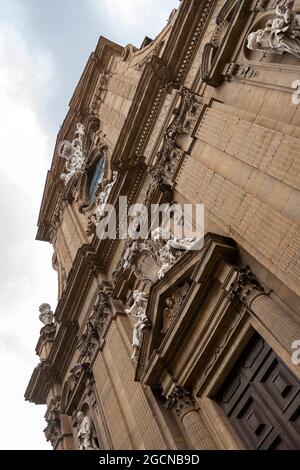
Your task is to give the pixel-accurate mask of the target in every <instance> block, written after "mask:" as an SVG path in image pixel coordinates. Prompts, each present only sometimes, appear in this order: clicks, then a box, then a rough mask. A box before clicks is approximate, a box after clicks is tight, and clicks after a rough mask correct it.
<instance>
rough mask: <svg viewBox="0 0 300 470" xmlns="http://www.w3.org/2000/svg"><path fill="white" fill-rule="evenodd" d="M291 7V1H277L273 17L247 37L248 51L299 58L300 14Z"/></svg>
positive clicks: (292, 2)
mask: <svg viewBox="0 0 300 470" xmlns="http://www.w3.org/2000/svg"><path fill="white" fill-rule="evenodd" d="M293 5H294V1H293V0H292V1H291V0H282V1H278V2H277V5H276V8H275V11H274V13H275V16H274V17H273V18H271V19H269V20H268V21H267V23H266V25H265V27H264V28H263V29H258V30H257V31H253V32H251V33H250V34H249V35H248V44H247V47H248V49H250V50H252V51H261V52H266V53H271V54H284V53H287V54H291V55H294V56H295V57H297V58H300V14H299V13H296V12H295V11H294V10H292V6H293Z"/></svg>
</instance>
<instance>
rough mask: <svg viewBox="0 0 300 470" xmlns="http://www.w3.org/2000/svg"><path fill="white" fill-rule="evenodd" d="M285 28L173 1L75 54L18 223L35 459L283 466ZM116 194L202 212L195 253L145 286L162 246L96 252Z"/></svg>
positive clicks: (291, 78)
mask: <svg viewBox="0 0 300 470" xmlns="http://www.w3.org/2000/svg"><path fill="white" fill-rule="evenodd" d="M298 13H299V14H298ZM299 15H300V1H299V0H296V1H292V2H291V1H287V0H278V1H276V0H266V1H258V0H245V1H243V2H240V1H238V0H182V1H181V3H180V6H179V8H178V10H177V11H176V12H172V15H171V16H170V19H169V21H168V23H167V26H166V27H165V28H164V30H163V31H162V32H161V33H160V34H159V36H158V37H157V38H156V39H154V40H153V41H151V42H149V41H147V42H146V43H145V44H146V45H145V44H143V46H142V47H141V48H140V49H137V48H136V47H134V46H132V45H128V46H126V47H125V48H122V47H120V46H118V45H117V44H114V43H112V42H111V41H109V40H107V39H105V38H102V37H101V38H100V40H99V43H98V45H97V47H96V50H95V52H94V53H92V54H91V56H90V58H89V60H88V63H87V66H86V68H85V70H84V73H83V75H82V77H81V79H80V81H79V83H78V86H77V88H76V90H75V93H74V95H73V97H72V99H71V102H70V109H69V112H68V114H67V116H66V118H65V121H64V123H63V125H62V127H61V129H60V132H59V135H58V138H57V145H56V148H55V150H54V156H53V161H52V165H51V169H50V171H49V172H48V175H47V180H46V185H45V192H44V197H43V201H42V206H41V210H40V215H39V220H38V233H37V239H38V240H44V241H47V242H50V243H51V244H52V245H53V249H54V255H53V267H54V269H55V270H56V271H57V273H58V286H59V287H58V304H57V307H56V309H55V311H54V315H53V314H52V312H51V309H50V307H49V306H48V307H49V309H48V311H50V313H51V318H50V319H49V318H48V320H47V319H46V320H45V321H44V320H43V322H44V325H45V326H44V327H43V328H42V330H41V336H40V338H39V341H38V345H37V347H36V352H37V354H38V355H39V357H40V362H39V363H38V365H37V367H36V368H35V370H34V371H33V374H32V377H31V379H30V382H29V384H28V387H27V390H26V394H25V397H26V399H27V400H29V401H31V402H34V403H36V404H46V405H47V413H46V416H45V417H46V422H47V427H46V429H45V435H46V438H47V439H48V440H49V441H50V442H51V443H52V445H53V447H54V448H55V449H81V450H93V449H98V448H100V449H243V448H249V449H281V448H300V439H299V435H300V432H299V429H300V421H299V419H300V418H299V416H300V369H299V366H298V365H296V364H295V363H294V362H293V361H292V354H293V343H294V342H295V341H297V340H299V339H300V320H299V318H300V317H299V296H300V256H299V252H300V235H299V224H300V209H299V208H300V192H299V189H300V151H299V148H300V138H299V127H300V107H299V105H297V100H296V101H295V99H294V100H293V99H292V96H293V92H294V91H295V90H294V88H295V87H294V85H293V83H294V82H295V81H296V80H298V79H299V73H300V58H299V55H298V43H300V33H298V30H299V28H298V26H299V25H300V16H299ZM297 28H298V29H297ZM266 38H267V39H266ZM266 40H267V42H266ZM266 44H267V45H268V47H267V46H266ZM294 98H295V93H294ZM100 157H101V159H102V163H101V165H102V166H101V165H100V164H99V161H100ZM99 165H100V166H99ZM100 167H101V168H102V169H101V168H100ZM97 168H100V169H99V181H98V180H97V184H96V185H95V184H94V183H95V177H94V175H95V170H96V169H97ZM97 171H98V170H97ZM101 171H102V173H101ZM60 175H63V177H62V178H61V177H60ZM96 176H97V174H96ZM93 185H94V186H93ZM93 191H94V192H93ZM93 195H94V196H95V197H93ZM120 196H127V198H128V204H133V203H143V204H146V206H148V207H150V204H151V203H158V202H167V203H172V201H178V202H180V203H185V202H189V203H193V204H197V203H203V204H204V206H205V237H204V244H203V247H202V249H201V250H196V251H191V250H188V249H186V250H183V251H181V252H180V256H179V255H178V256H177V255H174V252H173V258H172V259H171V258H168V259H169V263H168V264H167V266H166V265H165V264H160V271H159V274H157V272H158V268H157V266H156V265H155V262H154V261H155V260H156V261H157V259H158V263H159V262H160V261H161V260H160V258H159V256H160V255H161V254H162V251H159V250H162V249H163V248H162V247H160V248H159V249H158V252H156V253H158V258H155V257H153V256H152V258H151V256H150V255H149V253H150V251H151V249H152V250H153V249H154V248H153V247H152V248H151V247H150V245H149V244H147V243H144V244H143V246H141V245H139V247H138V248H137V246H136V245H134V244H133V243H132V242H131V241H130V240H129V241H128V240H127V241H126V240H118V239H116V240H115V239H107V240H101V239H99V237H98V236H97V233H96V231H97V226H98V223H99V221H100V220H101V218H102V215H103V214H102V212H101V211H102V205H101V204H103V203H106V202H109V203H111V204H113V205H116V206H117V202H118V200H119V197H120ZM150 248H151V249H150ZM164 249H165V248H164ZM152 254H153V253H152ZM165 254H166V251H164V255H165ZM153 260H154V261H153ZM141 266H142V269H141ZM43 305H47V304H43ZM43 318H44V317H43ZM132 337H133V338H134V339H133V340H132ZM254 339H255V341H254ZM132 346H133V347H134V351H132ZM249 348H250V349H249ZM251 348H252V349H251ZM249 351H250V352H249ZM243 358H244V359H243ZM234 370H237V372H236V373H234V372H232V371H234ZM237 377H238V378H237ZM257 390H258V392H257ZM272 403H274V406H273V405H272ZM238 409H240V410H241V411H239V413H238V412H237V411H236V410H238Z"/></svg>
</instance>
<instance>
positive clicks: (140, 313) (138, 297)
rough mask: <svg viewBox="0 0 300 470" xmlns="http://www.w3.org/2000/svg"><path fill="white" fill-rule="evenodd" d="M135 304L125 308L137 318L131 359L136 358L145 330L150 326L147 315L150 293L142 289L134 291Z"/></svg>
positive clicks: (128, 313)
mask: <svg viewBox="0 0 300 470" xmlns="http://www.w3.org/2000/svg"><path fill="white" fill-rule="evenodd" d="M133 301H134V302H133V304H132V306H131V307H130V308H129V309H125V312H126V313H127V315H130V316H131V317H133V318H134V319H135V320H136V323H135V325H134V328H133V335H132V348H133V354H132V356H131V359H136V358H137V354H138V350H139V349H140V347H141V344H142V335H143V330H144V329H145V328H147V327H148V326H149V320H148V318H147V315H146V309H147V303H148V295H147V294H145V293H144V292H142V291H139V290H135V291H133Z"/></svg>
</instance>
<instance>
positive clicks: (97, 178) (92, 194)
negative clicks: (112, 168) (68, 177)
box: [89, 155, 104, 204]
mask: <svg viewBox="0 0 300 470" xmlns="http://www.w3.org/2000/svg"><path fill="white" fill-rule="evenodd" d="M103 173H104V158H103V155H99V159H98V162H97V165H96V167H95V169H94V172H93V175H92V178H91V182H90V189H89V202H90V204H92V202H94V201H95V199H96V193H97V188H98V186H99V184H100V182H101V180H102V178H103Z"/></svg>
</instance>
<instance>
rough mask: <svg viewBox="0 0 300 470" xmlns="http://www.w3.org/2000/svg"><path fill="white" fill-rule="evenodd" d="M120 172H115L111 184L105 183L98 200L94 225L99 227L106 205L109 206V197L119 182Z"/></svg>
mask: <svg viewBox="0 0 300 470" xmlns="http://www.w3.org/2000/svg"><path fill="white" fill-rule="evenodd" d="M117 177H118V172H117V171H114V172H113V177H112V180H111V181H110V182H107V183H106V184H105V183H104V185H103V186H104V187H103V191H101V192H100V193H99V194H98V196H97V199H96V209H95V212H94V214H93V215H94V217H93V223H94V224H95V225H96V226H97V225H98V224H99V222H100V220H101V218H102V216H103V213H104V210H105V205H106V204H107V201H108V198H109V195H110V193H111V191H112V188H113V187H114V184H115V182H116V181H117Z"/></svg>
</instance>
